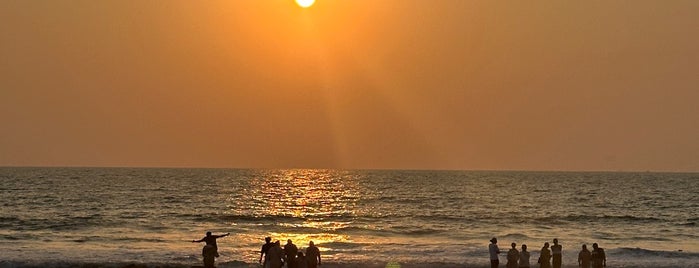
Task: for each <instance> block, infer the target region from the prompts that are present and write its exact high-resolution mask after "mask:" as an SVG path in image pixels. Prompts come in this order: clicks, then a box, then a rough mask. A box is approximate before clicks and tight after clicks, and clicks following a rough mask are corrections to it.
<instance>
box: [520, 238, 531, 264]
mask: <svg viewBox="0 0 699 268" xmlns="http://www.w3.org/2000/svg"><path fill="white" fill-rule="evenodd" d="M519 268H529V251H527V245H525V244H522V251H521V252H520V253H519Z"/></svg>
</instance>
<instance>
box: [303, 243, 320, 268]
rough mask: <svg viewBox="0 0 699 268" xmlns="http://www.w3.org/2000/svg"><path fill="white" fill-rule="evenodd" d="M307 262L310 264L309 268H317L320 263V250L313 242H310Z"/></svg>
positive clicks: (307, 250)
mask: <svg viewBox="0 0 699 268" xmlns="http://www.w3.org/2000/svg"><path fill="white" fill-rule="evenodd" d="M306 262H308V268H317V267H318V265H321V263H320V249H318V247H316V245H315V244H313V241H311V242H308V248H307V249H306Z"/></svg>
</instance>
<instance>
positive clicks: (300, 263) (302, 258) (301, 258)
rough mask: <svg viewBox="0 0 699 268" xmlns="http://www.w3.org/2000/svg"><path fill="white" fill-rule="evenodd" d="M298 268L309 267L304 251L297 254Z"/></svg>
mask: <svg viewBox="0 0 699 268" xmlns="http://www.w3.org/2000/svg"><path fill="white" fill-rule="evenodd" d="M296 268H308V261H306V256H303V252H301V251H299V254H297V256H296Z"/></svg>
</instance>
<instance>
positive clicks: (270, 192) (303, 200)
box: [229, 170, 360, 251]
mask: <svg viewBox="0 0 699 268" xmlns="http://www.w3.org/2000/svg"><path fill="white" fill-rule="evenodd" d="M351 176H353V175H350V173H345V172H342V171H335V170H286V171H284V172H279V171H275V172H274V173H269V174H264V173H263V174H261V175H260V176H258V177H255V178H252V180H251V181H250V185H249V187H247V188H246V189H244V193H243V196H244V197H243V198H242V199H240V198H230V199H229V201H232V202H234V203H235V205H234V206H232V207H231V208H232V210H233V211H231V212H232V213H233V214H234V215H251V216H253V217H259V218H264V219H266V218H269V219H281V220H270V221H269V222H265V223H262V224H272V225H273V226H270V231H269V232H267V233H266V234H265V236H270V237H272V241H275V240H280V241H281V243H282V245H284V244H286V240H287V239H291V240H292V241H293V242H294V244H296V245H297V246H298V247H299V248H302V249H303V248H306V247H307V246H308V244H309V242H310V241H313V242H314V243H315V244H316V245H318V246H319V248H320V250H321V251H324V250H327V248H324V247H323V245H324V244H329V243H338V242H339V243H351V242H353V241H352V238H351V237H350V236H348V235H345V234H342V232H338V230H341V229H342V228H346V227H348V226H349V225H350V224H352V218H353V217H354V216H355V215H356V214H357V206H356V202H357V201H358V200H359V187H360V186H359V183H358V181H357V178H356V177H351ZM274 221H278V222H274ZM275 230H283V231H281V232H280V231H275ZM244 239H245V238H244ZM246 239H253V240H256V241H261V240H260V239H261V238H260V237H259V236H258V237H247V238H246Z"/></svg>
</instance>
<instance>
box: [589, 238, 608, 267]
mask: <svg viewBox="0 0 699 268" xmlns="http://www.w3.org/2000/svg"><path fill="white" fill-rule="evenodd" d="M590 260H592V268H602V267H606V266H607V256H606V255H605V254H604V249H602V248H600V247H598V246H597V243H593V244H592V252H590Z"/></svg>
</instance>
